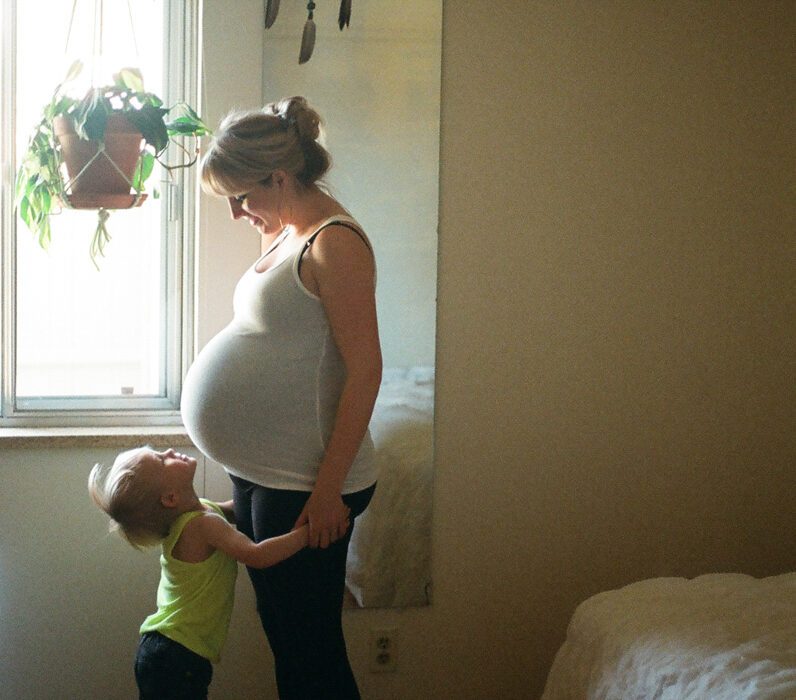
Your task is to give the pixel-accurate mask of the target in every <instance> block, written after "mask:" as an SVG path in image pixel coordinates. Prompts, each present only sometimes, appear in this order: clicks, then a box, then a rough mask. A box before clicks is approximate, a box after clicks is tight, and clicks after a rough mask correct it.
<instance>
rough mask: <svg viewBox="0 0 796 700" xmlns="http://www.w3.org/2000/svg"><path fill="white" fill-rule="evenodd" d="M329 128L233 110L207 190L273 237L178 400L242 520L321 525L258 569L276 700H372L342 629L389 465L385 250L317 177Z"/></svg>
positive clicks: (301, 110)
mask: <svg viewBox="0 0 796 700" xmlns="http://www.w3.org/2000/svg"><path fill="white" fill-rule="evenodd" d="M319 138H320V117H319V115H318V114H317V112H316V111H315V110H314V109H312V108H311V107H310V106H309V105H308V104H307V102H306V100H304V98H301V97H293V98H289V99H284V100H281V101H279V102H275V103H272V104H269V105H266V106H265V107H264V108H263V109H262V110H258V111H250V112H240V113H233V114H231V115H229V116H227V117H226V118H225V119H224V120H223V121H222V123H221V125H220V127H219V129H218V131H217V133H216V135H215V138H214V141H213V143H212V144H211V146H210V148H209V150H208V151H207V153H206V154H205V156H204V157H203V160H202V171H201V177H202V185H203V187H204V189H205V190H208V191H210V192H213V193H215V194H217V195H221V196H223V197H226V198H227V202H228V203H229V208H230V211H231V214H232V218H233V219H236V220H237V219H245V220H246V221H247V222H248V223H249V224H250V225H251V226H253V227H254V228H255V229H256V230H257V231H258V232H259V234H260V235H261V237H262V239H263V242H264V245H265V246H267V247H266V252H265V253H264V254H263V255H262V256H261V257H259V258H258V259H257V260H256V261H255V262H254V264H253V265H252V266H251V267H250V268H249V269H248V270H247V271H246V272H245V273H244V274H243V276H242V277H241V279H240V280H239V282H238V284H237V287H236V288H235V294H234V298H233V309H234V317H233V319H232V322H231V323H230V324H229V325H228V326H227V327H226V328H225V329H224V330H222V331H221V332H220V333H219V334H218V335H217V336H215V337H214V338H213V339H212V340H211V341H210V342H209V343H208V344H207V345H206V346H205V347H204V349H203V350H202V351H201V352H200V353H199V356H198V357H197V358H196V361H195V362H194V363H193V365H192V366H191V368H190V370H189V372H188V376H187V377H186V381H185V386H184V390H183V398H182V415H183V420H184V422H185V427H186V429H187V431H188V434H189V435H190V437H191V439H192V440H193V441H194V443H195V444H196V446H197V447H198V448H199V449H201V450H202V452H204V453H205V454H206V455H208V456H209V457H211V458H212V459H214V460H215V461H217V462H219V463H220V464H222V465H223V466H224V468H225V469H226V471H227V472H228V473H229V476H230V478H231V479H232V484H233V499H234V510H235V518H236V522H237V526H238V528H239V529H240V530H241V531H242V532H244V533H245V534H247V535H248V536H249V537H251V538H252V539H253V540H254V541H256V542H260V541H262V540H264V539H267V538H269V537H274V536H276V535H279V534H283V533H285V532H288V531H290V530H292V529H293V528H296V527H299V526H301V525H303V524H305V523H307V524H309V544H310V547H309V548H307V549H305V550H303V551H302V552H300V553H299V554H297V555H296V556H294V557H292V558H291V559H289V560H286V561H285V562H283V563H281V564H278V565H277V566H273V567H271V568H268V569H263V570H258V569H249V577H250V578H251V582H252V585H253V586H254V590H255V593H256V596H257V610H258V613H259V616H260V620H261V622H262V626H263V629H264V630H265V633H266V635H267V637H268V641H269V644H270V646H271V650H272V652H273V655H274V661H275V666H276V681H277V686H278V688H279V697H280V700H296V699H298V700H310V699H311V700H320V699H329V700H332V699H337V698H339V699H341V700H342V699H345V700H350V699H352V698H359V697H360V695H359V691H358V690H357V685H356V681H355V680H354V676H353V673H352V672H351V666H350V664H349V662H348V656H347V652H346V646H345V639H344V637H343V629H342V620H341V618H342V604H343V591H344V586H345V565H346V555H347V552H348V545H349V541H350V539H351V530H352V529H353V527H354V523H355V518H356V517H357V516H358V515H359V514H360V513H362V511H363V510H364V509H365V508H366V507H367V505H368V503H369V502H370V499H371V497H372V495H373V492H374V489H375V484H376V477H377V474H376V470H375V463H374V459H373V443H372V442H371V439H370V435H369V433H368V423H369V422H370V417H371V413H372V411H373V404H374V402H375V400H376V395H377V393H378V390H379V384H380V380H381V350H380V347H379V335H378V328H377V324H376V305H375V280H376V272H375V262H374V258H373V251H372V249H371V246H370V243H369V241H368V239H367V237H366V235H365V233H364V232H363V230H362V228H361V227H360V226H359V224H357V222H356V221H354V219H353V218H351V216H350V215H349V214H348V212H347V211H346V210H345V209H344V208H343V207H342V206H341V205H340V203H339V202H337V201H336V200H335V199H334V198H333V197H332V196H330V195H329V193H328V192H327V191H326V189H325V187H324V186H323V184H322V182H321V178H322V177H323V176H324V174H325V173H326V172H327V170H328V169H329V167H330V164H331V160H330V157H329V154H328V152H327V151H326V150H325V149H324V147H323V146H322V145H321V144H320V143H319ZM349 522H350V525H349Z"/></svg>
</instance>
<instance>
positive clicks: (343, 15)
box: [337, 0, 351, 31]
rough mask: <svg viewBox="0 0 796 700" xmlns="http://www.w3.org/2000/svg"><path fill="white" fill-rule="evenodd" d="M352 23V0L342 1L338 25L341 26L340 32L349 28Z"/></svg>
mask: <svg viewBox="0 0 796 700" xmlns="http://www.w3.org/2000/svg"><path fill="white" fill-rule="evenodd" d="M350 22H351V0H340V15H339V16H338V18H337V24H338V25H340V31H342V30H343V27H347V26H348V25H349V23H350Z"/></svg>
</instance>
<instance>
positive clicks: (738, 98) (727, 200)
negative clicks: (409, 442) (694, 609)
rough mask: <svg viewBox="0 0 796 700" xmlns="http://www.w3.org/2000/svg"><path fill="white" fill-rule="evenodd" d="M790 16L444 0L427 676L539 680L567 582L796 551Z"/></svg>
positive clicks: (763, 5)
mask: <svg viewBox="0 0 796 700" xmlns="http://www.w3.org/2000/svg"><path fill="white" fill-rule="evenodd" d="M794 14H795V13H794V5H793V4H792V3H788V2H778V3H775V2H734V3H729V2H672V1H669V2H665V3H655V2H642V1H640V0H634V1H632V2H631V1H628V2H560V1H558V2H520V1H517V2H501V3H453V2H449V3H446V4H445V10H444V21H443V37H444V41H443V68H442V70H443V73H442V85H443V93H442V96H443V103H442V160H441V168H442V180H441V226H440V231H441V236H440V269H439V278H440V291H439V299H440V301H439V333H438V339H439V340H438V343H439V353H438V374H437V377H438V382H437V386H438V403H437V411H438V413H437V416H438V418H437V433H436V434H437V481H436V510H435V521H434V522H435V524H436V531H435V536H436V539H435V545H436V548H435V555H434V556H435V559H434V564H435V576H436V594H437V601H438V605H437V606H436V608H435V610H434V614H435V615H437V616H438V618H437V624H436V625H434V627H435V629H436V630H437V633H436V634H437V639H438V640H439V639H440V635H443V638H444V640H445V641H444V642H443V643H442V644H440V646H439V648H441V649H443V650H444V652H445V654H444V656H445V657H446V658H447V657H450V659H451V660H450V661H447V660H446V661H444V662H443V663H445V665H446V671H445V672H444V673H442V674H437V673H435V674H432V680H429V688H430V687H431V684H436V685H437V686H443V685H444V686H446V687H448V688H451V689H455V692H454V693H453V694H451V695H450V696H449V697H458V698H463V697H467V698H485V697H500V698H525V697H534V695H535V694H536V693H537V692H538V691H539V690H540V688H541V684H542V679H543V678H544V675H545V672H546V668H547V666H548V663H549V661H550V659H551V656H552V654H553V650H554V648H555V647H556V646H557V644H558V643H559V642H560V641H561V639H562V636H563V634H564V632H565V625H566V620H567V618H568V616H569V614H570V613H571V611H572V608H573V606H574V605H575V603H576V602H578V601H579V600H581V599H582V598H584V597H585V596H587V595H589V594H591V593H593V592H596V591H598V590H600V589H604V588H607V587H613V586H617V585H621V584H623V583H626V582H628V581H631V580H634V579H638V578H643V577H647V576H657V575H672V574H673V575H694V574H698V573H703V572H707V571H728V570H729V571H745V572H748V573H751V574H757V575H764V574H771V573H776V572H780V571H784V570H787V569H793V568H794V566H796V549H794V531H796V495H795V494H796V489H794V481H795V480H794V477H793V469H794V466H796V465H795V463H796V459H795V457H796V454H795V453H796V449H795V448H796V437H795V435H796V431H794V428H796V424H795V423H794V401H793V386H794V384H795V383H796V382H795V380H796V376H794V374H795V373H794V354H793V340H794V337H793V328H794V312H795V311H796V299H795V298H794V290H795V287H794V273H795V272H796V268H795V267H794V253H796V249H795V248H794V240H795V239H794V231H795V227H794V205H793V202H794V200H793V184H794V180H793V172H794V149H793V136H792V122H793V116H794V115H793V109H792V106H793V104H794V94H793V92H794V91H793V77H794V70H793V69H794V63H793V52H792V48H793V44H792V37H793V35H794ZM476 251H480V253H479V254H476ZM474 280H478V281H479V282H478V283H474ZM470 635H473V636H472V637H471V636H470ZM454 669H455V670H456V672H455V673H454ZM443 677H444V678H445V679H446V680H444V681H443V680H442V678H443ZM424 697H433V696H432V695H430V694H426V695H424Z"/></svg>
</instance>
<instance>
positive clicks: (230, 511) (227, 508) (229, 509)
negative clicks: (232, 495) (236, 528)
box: [216, 500, 235, 525]
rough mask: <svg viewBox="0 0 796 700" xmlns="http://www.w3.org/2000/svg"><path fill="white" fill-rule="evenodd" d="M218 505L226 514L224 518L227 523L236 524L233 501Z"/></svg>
mask: <svg viewBox="0 0 796 700" xmlns="http://www.w3.org/2000/svg"><path fill="white" fill-rule="evenodd" d="M216 505H217V506H218V507H219V508H221V512H222V513H224V517H225V518H226V519H227V522H230V523H232V524H233V525H234V524H235V509H234V507H233V501H231V500H229V501H223V502H221V503H216Z"/></svg>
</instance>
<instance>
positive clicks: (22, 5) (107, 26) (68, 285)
mask: <svg viewBox="0 0 796 700" xmlns="http://www.w3.org/2000/svg"><path fill="white" fill-rule="evenodd" d="M131 7H132V8H133V17H132V22H134V27H131V17H130V14H129V11H128V3H127V2H126V0H105V1H104V2H91V1H86V0H82V1H81V0H79V1H78V2H77V3H76V4H74V17H73V21H72V22H71V27H72V29H71V32H68V27H69V26H70V16H71V15H72V9H73V3H71V2H52V0H24V2H17V3H16V11H17V17H16V19H17V42H16V57H15V67H16V94H15V98H16V99H15V107H16V110H15V113H16V120H15V135H16V144H15V145H16V155H17V163H16V164H15V169H16V167H18V165H19V159H20V158H21V157H22V155H23V154H24V151H25V147H26V143H27V139H28V137H29V135H30V133H31V131H32V129H33V127H34V125H35V124H36V123H37V122H38V121H39V119H40V117H41V113H42V109H43V107H44V105H45V104H46V103H47V102H48V101H49V99H50V97H51V95H52V92H53V90H54V88H55V86H56V84H57V83H58V82H60V80H62V79H63V77H64V76H65V74H66V71H67V69H68V67H69V66H70V65H71V63H72V61H73V60H74V59H76V58H79V59H80V60H82V61H83V63H84V69H83V73H82V74H81V76H80V79H79V80H78V81H76V84H75V85H74V86H73V87H72V88H71V89H70V92H72V93H73V94H78V95H82V94H83V93H84V92H85V89H86V88H87V87H88V86H90V85H92V84H93V85H103V84H106V83H108V82H110V80H111V73H112V72H113V71H114V70H118V69H119V68H121V67H123V66H136V67H138V68H140V69H141V71H142V73H143V76H144V87H145V89H146V90H147V91H150V92H155V93H157V94H159V95H161V96H163V74H164V67H163V46H164V20H163V17H164V11H163V2H161V1H156V0H135V2H134V3H132V4H131ZM99 10H101V12H102V25H101V31H100V32H99V35H98V29H97V28H98V26H99V25H98V24H97V23H96V21H95V11H99ZM43 18H46V20H44V19H43ZM67 33H68V34H69V36H68V42H67ZM30 37H35V41H28V40H26V39H27V38H30ZM100 51H101V56H100V55H99V54H100ZM156 167H157V169H156V171H155V173H154V174H153V175H152V176H151V178H150V179H149V180H148V182H147V191H148V193H149V198H148V200H147V201H146V202H144V204H143V205H142V206H140V207H138V208H134V209H128V210H115V211H112V212H110V217H109V218H108V220H107V223H106V227H107V229H108V232H109V233H110V236H111V240H110V242H109V243H108V244H107V246H106V248H105V256H106V257H98V258H97V265H98V267H99V270H97V269H96V268H95V266H94V264H93V263H92V260H91V258H90V256H89V247H90V243H91V239H92V237H93V235H94V231H95V229H96V227H97V223H98V214H97V212H96V211H78V210H72V209H66V208H65V209H63V210H62V212H61V213H60V214H58V215H57V216H53V217H52V218H51V225H52V242H51V244H50V246H49V249H48V250H47V251H45V250H42V249H41V248H40V247H39V245H38V243H37V242H36V240H35V237H34V236H33V234H32V233H31V232H30V231H29V230H28V228H27V227H26V226H25V225H24V223H23V222H22V221H21V220H19V219H17V223H16V229H17V233H16V275H15V277H16V357H15V360H16V396H17V398H18V399H24V398H26V397H43V396H53V397H73V396H77V397H90V396H129V395H135V396H152V395H159V396H162V395H163V394H164V392H165V382H166V379H165V373H166V368H165V364H166V343H167V340H166V327H167V323H166V313H167V311H166V306H167V305H166V303H165V298H166V291H165V290H166V260H165V250H166V248H165V245H164V235H165V231H166V230H167V228H166V223H165V221H164V218H165V217H164V212H163V211H162V209H163V206H162V205H163V202H164V199H159V198H155V197H154V196H153V187H154V188H155V189H159V188H160V183H159V182H158V180H159V178H160V173H159V170H160V169H159V166H156Z"/></svg>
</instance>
